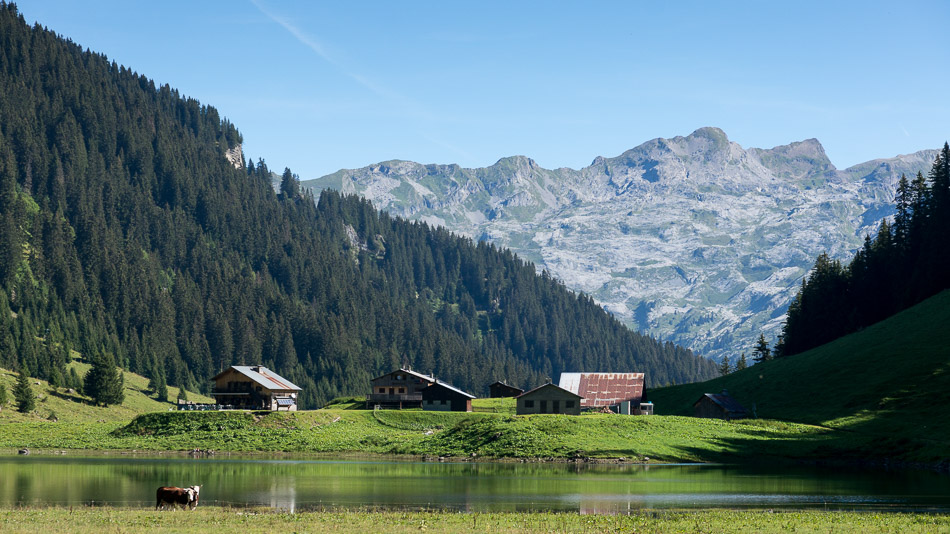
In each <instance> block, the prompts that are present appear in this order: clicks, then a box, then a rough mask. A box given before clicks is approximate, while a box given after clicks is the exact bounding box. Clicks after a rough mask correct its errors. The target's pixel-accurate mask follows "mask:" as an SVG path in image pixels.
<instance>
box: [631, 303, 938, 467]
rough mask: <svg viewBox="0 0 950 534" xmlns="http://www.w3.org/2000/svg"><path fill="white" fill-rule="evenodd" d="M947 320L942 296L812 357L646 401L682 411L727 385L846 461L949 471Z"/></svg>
mask: <svg viewBox="0 0 950 534" xmlns="http://www.w3.org/2000/svg"><path fill="white" fill-rule="evenodd" d="M948 324H950V291H944V292H943V293H941V294H939V295H937V296H935V297H932V298H930V299H929V300H926V301H924V302H923V303H921V304H919V305H917V306H915V307H913V308H910V309H908V310H905V311H904V312H902V313H900V314H898V315H895V316H894V317H891V318H890V319H887V320H885V321H881V322H880V323H877V324H875V325H872V326H870V327H868V328H865V329H864V330H863V331H861V332H857V333H854V334H851V335H849V336H845V337H843V338H840V339H838V340H835V341H833V342H831V343H828V344H826V345H823V346H821V347H817V348H815V349H812V350H810V351H807V352H804V353H801V354H796V355H794V356H791V357H788V358H782V359H778V360H773V361H770V362H763V363H760V364H757V365H754V366H752V367H749V368H747V369H745V370H743V371H739V372H735V373H732V374H729V375H726V376H723V377H720V378H717V379H714V380H710V381H707V382H703V383H699V384H686V385H681V386H673V387H668V388H662V389H656V390H651V391H649V392H648V396H649V399H650V400H651V401H653V402H654V403H655V407H656V408H655V409H656V412H657V413H658V414H666V415H687V414H690V413H691V412H692V404H693V403H694V402H695V401H696V400H697V399H698V398H699V397H700V396H701V395H702V394H703V393H718V392H720V391H721V390H723V389H726V390H728V392H729V394H730V395H732V396H733V397H735V398H736V400H738V401H739V402H740V403H742V404H743V405H744V406H745V407H746V408H747V409H749V410H752V409H753V407H754V409H755V411H756V413H757V415H758V417H760V418H767V419H775V420H782V421H794V422H797V423H802V424H806V425H814V426H819V427H823V428H828V429H833V430H834V431H836V432H834V433H833V435H835V436H837V437H836V438H835V439H834V440H833V441H837V440H842V441H850V442H851V443H852V444H853V445H854V446H855V447H856V448H855V449H854V450H853V451H852V453H851V454H850V455H849V456H850V457H856V458H869V459H874V458H878V459H879V458H891V459H899V460H904V461H914V462H922V463H941V462H942V463H945V464H946V465H948V466H950V425H948V424H947V423H946V420H947V410H948V408H947V406H948V405H950V328H948V327H947V325H948ZM747 355H748V354H747ZM858 437H860V439H859V438H858ZM734 445H735V448H736V449H737V450H740V449H741V448H742V444H741V443H737V444H734ZM828 445H829V446H834V444H833V443H829V444H828Z"/></svg>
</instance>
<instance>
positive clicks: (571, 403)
mask: <svg viewBox="0 0 950 534" xmlns="http://www.w3.org/2000/svg"><path fill="white" fill-rule="evenodd" d="M573 407H574V401H564V409H568V408H573Z"/></svg>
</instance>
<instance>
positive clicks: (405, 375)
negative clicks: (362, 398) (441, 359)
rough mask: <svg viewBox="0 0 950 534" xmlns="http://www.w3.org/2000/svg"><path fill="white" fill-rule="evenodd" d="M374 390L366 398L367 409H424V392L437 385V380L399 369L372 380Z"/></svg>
mask: <svg viewBox="0 0 950 534" xmlns="http://www.w3.org/2000/svg"><path fill="white" fill-rule="evenodd" d="M372 384H373V390H372V392H371V393H370V394H369V395H367V396H366V407H367V408H375V407H380V408H398V409H402V408H422V391H423V390H425V389H426V388H428V387H429V386H431V385H432V384H435V378H433V377H431V376H428V375H424V374H422V373H417V372H415V371H411V370H409V369H397V370H395V371H393V372H391V373H386V374H384V375H382V376H377V377H376V378H374V379H373V380H372Z"/></svg>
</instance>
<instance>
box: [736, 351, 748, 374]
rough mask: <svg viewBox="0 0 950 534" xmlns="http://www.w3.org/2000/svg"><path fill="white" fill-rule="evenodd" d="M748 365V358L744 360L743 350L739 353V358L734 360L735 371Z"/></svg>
mask: <svg viewBox="0 0 950 534" xmlns="http://www.w3.org/2000/svg"><path fill="white" fill-rule="evenodd" d="M748 366H749V362H748V360H746V357H745V353H744V352H743V353H742V354H741V355H739V359H738V360H737V361H736V371H741V370H743V369H745V368H746V367H748Z"/></svg>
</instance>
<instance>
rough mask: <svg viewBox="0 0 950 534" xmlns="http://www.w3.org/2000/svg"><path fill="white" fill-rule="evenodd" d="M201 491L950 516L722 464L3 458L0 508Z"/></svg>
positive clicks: (890, 488)
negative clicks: (175, 489) (162, 490)
mask: <svg viewBox="0 0 950 534" xmlns="http://www.w3.org/2000/svg"><path fill="white" fill-rule="evenodd" d="M192 484H201V485H202V490H201V506H246V505H247V506H265V507H272V508H277V509H283V510H290V511H293V510H304V509H313V508H331V507H348V508H359V507H372V508H407V509H424V508H440V509H452V510H463V511H528V510H546V511H574V512H584V513H625V512H628V511H635V510H639V509H644V508H648V509H659V508H716V507H726V508H783V509H804V508H820V509H829V510H894V511H905V510H917V511H921V510H933V511H942V512H950V477H948V476H946V475H940V474H936V473H930V472H917V471H902V472H887V471H858V470H838V469H827V468H808V467H799V468H782V469H767V468H749V467H737V466H724V465H656V466H641V465H597V464H594V465H585V464H522V463H510V464H509V463H505V464H499V463H431V462H400V461H372V460H370V461H351V460H340V461H335V460H288V459H274V460H268V459H260V458H227V457H221V456H218V457H213V458H199V459H193V458H168V457H161V458H148V457H137V456H118V457H117V456H106V457H93V458H78V457H72V456H52V457H48V456H4V457H0V506H2V507H12V506H17V505H30V506H37V505H38V506H81V505H90V504H91V505H101V504H108V505H111V506H117V507H147V506H154V505H155V489H156V488H157V487H159V486H164V485H170V486H189V485H192Z"/></svg>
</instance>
